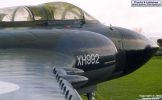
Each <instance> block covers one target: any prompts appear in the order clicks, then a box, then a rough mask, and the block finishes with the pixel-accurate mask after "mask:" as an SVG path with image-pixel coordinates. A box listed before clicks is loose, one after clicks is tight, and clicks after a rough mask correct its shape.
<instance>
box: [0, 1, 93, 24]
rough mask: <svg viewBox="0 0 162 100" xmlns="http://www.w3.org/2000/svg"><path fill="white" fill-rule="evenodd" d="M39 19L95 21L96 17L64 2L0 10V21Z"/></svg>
mask: <svg viewBox="0 0 162 100" xmlns="http://www.w3.org/2000/svg"><path fill="white" fill-rule="evenodd" d="M41 20H43V21H44V20H47V21H50V20H52V21H54V20H62V21H64V20H82V21H87V22H88V21H89V22H92V21H96V19H94V18H93V17H91V16H90V15H88V14H87V13H86V12H84V11H83V10H81V9H80V8H78V7H76V6H74V5H72V4H69V3H65V2H54V3H46V4H42V5H38V6H25V7H13V8H5V9H1V10H0V22H6V21H7V22H10V21H11V22H16V21H41Z"/></svg>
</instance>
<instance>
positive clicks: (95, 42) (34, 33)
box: [0, 16, 158, 86]
mask: <svg viewBox="0 0 162 100" xmlns="http://www.w3.org/2000/svg"><path fill="white" fill-rule="evenodd" d="M63 19H65V16H64V17H63ZM19 48H20V49H21V48H23V49H25V48H26V49H41V50H49V51H53V53H55V52H59V53H62V54H65V55H69V56H71V57H73V58H74V59H75V64H74V65H73V66H72V67H75V68H79V69H83V70H84V73H82V75H83V76H86V77H87V78H88V83H87V85H88V86H89V85H95V84H97V83H100V82H104V81H107V80H111V79H114V78H118V77H121V76H124V75H127V74H129V73H131V72H133V71H135V70H136V69H138V68H139V67H141V66H142V65H143V64H145V63H146V62H147V61H148V60H149V59H150V58H151V57H152V56H153V55H154V53H155V52H156V50H157V49H158V46H157V45H156V44H155V43H153V42H152V41H150V40H149V39H147V38H146V37H144V36H143V35H141V34H139V33H136V32H134V31H131V30H128V29H124V28H120V27H112V26H111V27H108V26H105V25H103V24H101V23H99V22H95V23H92V22H88V21H85V20H76V19H74V20H41V21H11V22H0V49H19Z"/></svg>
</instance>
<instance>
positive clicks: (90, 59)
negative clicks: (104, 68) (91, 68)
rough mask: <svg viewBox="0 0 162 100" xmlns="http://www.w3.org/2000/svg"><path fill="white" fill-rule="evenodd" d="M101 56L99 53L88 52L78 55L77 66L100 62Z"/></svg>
mask: <svg viewBox="0 0 162 100" xmlns="http://www.w3.org/2000/svg"><path fill="white" fill-rule="evenodd" d="M99 59H100V56H99V54H87V55H79V56H77V60H78V63H77V66H83V65H90V64H99V63H100V62H99Z"/></svg>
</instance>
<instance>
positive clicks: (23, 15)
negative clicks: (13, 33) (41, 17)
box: [12, 7, 33, 21]
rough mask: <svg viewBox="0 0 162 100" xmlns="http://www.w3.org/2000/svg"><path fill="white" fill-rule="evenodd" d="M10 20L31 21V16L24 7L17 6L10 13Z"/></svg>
mask: <svg viewBox="0 0 162 100" xmlns="http://www.w3.org/2000/svg"><path fill="white" fill-rule="evenodd" d="M12 21H33V16H32V14H31V12H30V10H28V8H25V7H18V8H17V9H15V11H14V13H13V15H12Z"/></svg>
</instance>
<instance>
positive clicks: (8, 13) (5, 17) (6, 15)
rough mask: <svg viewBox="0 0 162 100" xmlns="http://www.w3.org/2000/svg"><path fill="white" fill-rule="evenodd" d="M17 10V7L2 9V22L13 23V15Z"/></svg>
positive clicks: (0, 14)
mask: <svg viewBox="0 0 162 100" xmlns="http://www.w3.org/2000/svg"><path fill="white" fill-rule="evenodd" d="M15 9H16V8H15V7H13V8H5V9H0V21H12V15H13V13H14V11H15Z"/></svg>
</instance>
